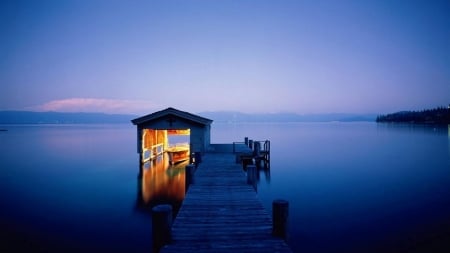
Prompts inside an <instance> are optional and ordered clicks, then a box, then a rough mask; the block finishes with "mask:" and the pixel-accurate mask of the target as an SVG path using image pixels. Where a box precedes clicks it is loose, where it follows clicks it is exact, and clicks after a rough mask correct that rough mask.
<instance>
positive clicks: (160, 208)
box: [152, 205, 172, 252]
mask: <svg viewBox="0 0 450 253" xmlns="http://www.w3.org/2000/svg"><path fill="white" fill-rule="evenodd" d="M152 234H153V252H159V250H160V249H161V248H162V247H163V246H164V245H166V244H169V243H170V241H171V240H172V206H171V205H157V206H155V207H153V209H152Z"/></svg>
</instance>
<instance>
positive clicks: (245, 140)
mask: <svg viewBox="0 0 450 253" xmlns="http://www.w3.org/2000/svg"><path fill="white" fill-rule="evenodd" d="M244 143H245V146H247V147H248V137H245V138H244Z"/></svg>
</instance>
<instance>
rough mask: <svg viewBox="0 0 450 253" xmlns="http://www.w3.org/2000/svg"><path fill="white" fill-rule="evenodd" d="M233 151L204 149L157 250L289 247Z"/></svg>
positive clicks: (270, 249)
mask: <svg viewBox="0 0 450 253" xmlns="http://www.w3.org/2000/svg"><path fill="white" fill-rule="evenodd" d="M235 159H236V157H235V154H233V153H231V152H230V153H207V154H205V155H204V156H203V157H202V163H200V165H199V166H198V168H197V170H196V171H195V174H194V178H193V181H192V184H191V185H190V186H189V190H188V192H187V194H186V197H185V199H184V201H183V204H182V206H181V208H180V210H179V212H178V215H177V217H176V219H175V220H174V222H173V225H172V231H171V232H172V239H171V242H170V244H168V245H166V246H164V247H163V248H162V249H161V251H160V252H165V253H170V252H177V253H178V252H292V251H291V249H290V248H289V247H288V246H287V244H286V242H285V241H284V240H283V239H282V238H279V237H274V236H273V235H272V218H271V216H270V215H269V212H268V211H267V210H265V209H264V207H263V205H262V203H261V201H260V200H259V199H258V197H257V194H256V192H255V190H254V188H253V187H252V186H251V185H249V184H248V183H247V177H246V175H245V172H244V171H243V169H242V166H241V165H240V164H236V163H235Z"/></svg>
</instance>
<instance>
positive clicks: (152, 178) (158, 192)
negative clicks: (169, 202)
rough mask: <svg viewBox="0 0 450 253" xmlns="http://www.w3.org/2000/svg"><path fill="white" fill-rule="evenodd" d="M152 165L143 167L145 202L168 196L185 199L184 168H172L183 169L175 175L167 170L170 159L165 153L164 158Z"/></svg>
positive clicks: (143, 196)
mask: <svg viewBox="0 0 450 253" xmlns="http://www.w3.org/2000/svg"><path fill="white" fill-rule="evenodd" d="M151 163H152V166H151V167H150V168H148V169H144V168H143V169H142V172H143V176H142V198H143V201H144V203H149V202H150V201H151V200H152V199H154V198H156V197H166V198H170V199H174V200H179V201H181V200H183V199H184V195H185V173H184V170H183V169H182V168H170V169H173V170H182V171H180V172H179V173H177V174H176V175H175V176H171V174H170V173H168V172H167V170H168V169H169V159H168V157H167V155H166V154H164V158H163V159H156V160H154V161H152V162H151Z"/></svg>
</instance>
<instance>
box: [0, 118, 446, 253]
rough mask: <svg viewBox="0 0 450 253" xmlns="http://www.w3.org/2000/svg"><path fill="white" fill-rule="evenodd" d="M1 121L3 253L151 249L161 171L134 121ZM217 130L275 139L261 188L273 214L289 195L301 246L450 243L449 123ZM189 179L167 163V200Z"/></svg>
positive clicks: (400, 247) (412, 248)
mask: <svg viewBox="0 0 450 253" xmlns="http://www.w3.org/2000/svg"><path fill="white" fill-rule="evenodd" d="M0 128H2V129H5V128H6V129H8V131H6V132H0V168H1V172H0V182H1V184H0V203H1V204H0V205H1V206H0V207H1V208H0V227H1V228H0V229H1V230H0V231H1V234H0V240H1V243H0V245H1V246H0V247H2V248H0V252H4V251H10V252H15V251H19V250H28V251H30V252H62V251H66V252H103V251H109V252H150V251H151V247H152V242H151V237H152V235H151V217H150V214H149V212H148V208H145V207H144V208H143V206H142V196H143V193H142V192H143V189H146V193H145V194H144V196H147V197H148V196H150V197H151V194H152V191H153V192H156V190H155V189H154V187H156V186H154V185H153V184H155V185H156V183H155V182H160V181H161V180H159V179H158V178H160V177H158V178H156V177H154V176H152V175H151V173H150V171H151V169H153V168H151V169H150V170H146V171H147V172H148V173H147V174H146V176H145V178H146V180H144V181H140V179H139V178H138V174H139V170H140V168H139V167H140V165H139V163H138V158H139V156H138V154H137V153H136V130H135V128H134V127H133V126H132V125H131V124H130V125H33V126H1V127H0ZM211 134H212V142H213V143H230V142H233V141H243V140H244V137H246V136H248V137H249V138H250V139H254V140H265V139H269V140H271V148H272V149H271V151H272V154H271V166H270V171H263V170H262V171H261V172H260V175H259V179H260V181H259V183H258V187H257V192H258V195H259V198H260V199H261V200H262V201H263V204H264V205H265V206H266V208H267V209H268V210H269V211H270V210H271V203H272V200H274V199H276V198H283V199H286V200H288V201H289V204H290V208H289V212H290V213H289V237H288V243H289V244H290V246H291V247H292V249H293V250H294V251H295V252H399V251H404V252H439V251H441V252H446V248H447V249H448V247H449V242H450V135H449V129H448V128H447V127H444V128H439V127H429V126H411V125H390V124H376V123H290V124H221V123H219V124H216V123H214V124H213V126H212V133H211ZM155 168H156V167H155ZM155 170H156V169H155ZM182 176H184V175H183V172H182V171H177V170H175V169H173V170H166V172H165V174H164V177H162V178H163V179H164V180H163V181H164V182H167V183H168V184H171V185H172V186H171V187H172V188H171V189H172V190H171V191H166V192H163V193H162V194H163V195H164V196H165V197H167V196H171V194H173V191H179V189H182V188H183V187H184V185H182V186H183V187H177V185H176V184H179V182H183V183H184V180H182ZM158 180H159V181H158ZM142 182H144V183H142ZM145 182H147V183H145ZM142 184H144V186H145V187H144V188H143V185H142ZM178 188H179V189H178ZM159 194H161V190H159ZM175 195H176V194H175ZM147 197H145V198H147ZM163 199H164V198H163ZM144 202H145V201H144Z"/></svg>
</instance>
